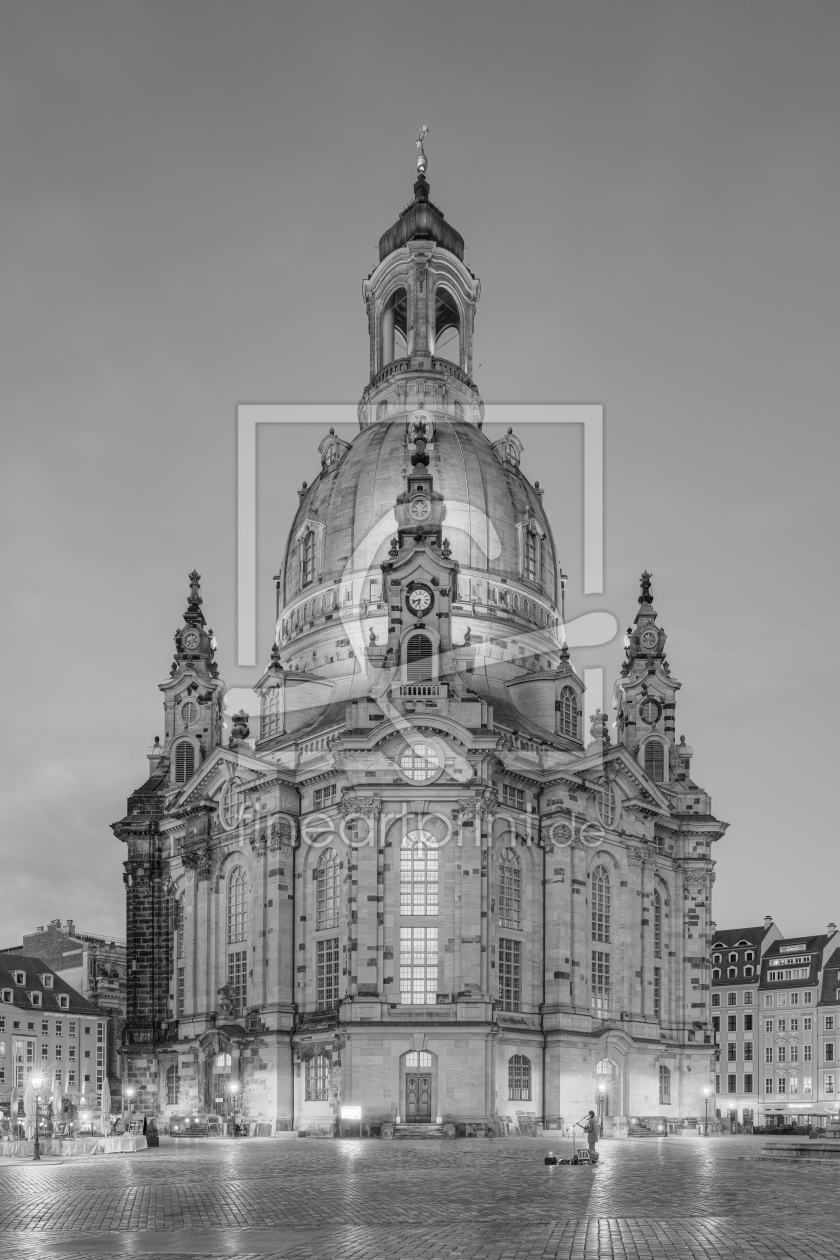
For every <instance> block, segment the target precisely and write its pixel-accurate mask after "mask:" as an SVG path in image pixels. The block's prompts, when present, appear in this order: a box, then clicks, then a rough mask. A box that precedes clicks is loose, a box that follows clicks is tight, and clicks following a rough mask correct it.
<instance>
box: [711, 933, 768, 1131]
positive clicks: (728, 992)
mask: <svg viewBox="0 0 840 1260" xmlns="http://www.w3.org/2000/svg"><path fill="white" fill-rule="evenodd" d="M780 936H781V932H780V931H779V929H778V928H777V927H776V925H775V923H774V922H773V920H772V919H771V918H769V917H768V918H766V919H765V920H764V923H763V924H762V925H761V926H760V927H747V928H727V929H726V930H725V931H719V930H718V929H717V927H715V929H714V931H713V933H712V1028H713V1030H714V1036H715V1043H716V1046H717V1059H718V1062H717V1066H716V1071H715V1111H716V1114H717V1118H718V1119H720V1120H722V1121H724V1122H725V1123H726V1124H727V1125H728V1127H729V1128H730V1129H734V1128H735V1126H737V1125H751V1124H757V1123H758V1102H759V1098H760V1093H759V1091H760V1088H761V1080H762V1071H761V1037H760V1033H761V1028H760V1021H761V1011H760V1009H759V1000H758V986H759V980H760V977H761V960H762V958H763V956H764V951H765V949H767V948H768V947H772V943H773V942H774V941H775V940H777V939H778V938H779V937H780Z"/></svg>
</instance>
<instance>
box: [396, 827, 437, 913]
mask: <svg viewBox="0 0 840 1260" xmlns="http://www.w3.org/2000/svg"><path fill="white" fill-rule="evenodd" d="M438 867H439V863H438V850H437V845H436V844H435V838H434V836H432V835H430V834H429V833H428V832H426V831H410V832H409V833H408V835H407V836H406V837H405V839H404V840H403V842H402V845H401V846H400V913H401V914H424V915H427V914H437V912H438Z"/></svg>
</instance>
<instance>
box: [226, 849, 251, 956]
mask: <svg viewBox="0 0 840 1260" xmlns="http://www.w3.org/2000/svg"><path fill="white" fill-rule="evenodd" d="M245 889H246V884H245V872H244V871H243V869H242V867H241V866H237V867H235V868H234V870H232V871H231V873H230V875H229V876H228V903H227V904H228V932H227V938H228V945H236V944H237V943H238V942H239V941H244V940H245V938H246V936H247V932H248V916H247V908H246V905H245Z"/></svg>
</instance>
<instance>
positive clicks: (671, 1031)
mask: <svg viewBox="0 0 840 1260" xmlns="http://www.w3.org/2000/svg"><path fill="white" fill-rule="evenodd" d="M418 147H420V155H419V157H418V162H417V170H418V174H417V180H416V183H415V185H414V198H413V200H412V202H411V203H410V204H409V206H408V207H407V208H406V209H405V210H404V211H403V212H402V213H401V215H400V216H399V218H398V220H397V221H396V223H394V225H393V226H392V227H391V228H389V229H388V231H387V232H385V234H384V235H383V236H382V237H381V239H380V242H379V263H378V265H377V267H376V268H375V269H374V271H373V272H372V273H371V275H370V276H369V277H368V278H367V280H365V281H364V285H363V294H364V302H365V312H366V317H367V323H368V330H369V338H370V362H369V371H368V376H369V379H368V382H367V384H366V385H365V387H364V391H363V393H362V397H361V401H360V403H359V408H358V419H359V432H358V434H357V435H356V437H355V438H354V440H353V441H352V442H351V443H348V442H345V441H343V440H342V439H341V438H340V437H338V436H337V435H336V434H335V433H333V432H332V431H331V432H329V433H327V434H325V435H324V436H323V440H322V441H321V443H320V446H319V447H318V465H319V466H316V469H315V474H316V475H315V476H314V479H313V480H312V481H311V483H310V484H309V485H306V484H304V488H303V489H302V490H301V491H300V492H299V496H300V502H299V505H298V506H297V510H296V514H295V517H294V520H293V522H292V524H291V528H290V530H289V534H288V538H287V540H286V543H285V553H284V556H283V563H282V567H281V570H280V573H279V575H278V578H277V621H276V627H275V636H274V645H273V647H272V650H271V656H270V660H269V661H268V664H267V666H266V668H265V670H264V672H263V674H262V677H261V678H260V680H259V682H258V683H257V684H256V688H255V690H256V692H257V693H258V696H259V711H260V717H259V722H258V724H257V723H256V722H250V720H249V718H248V716H247V715H246V714H245V713H244V712H241V713H239V714H237V715H236V716H235V717H234V718H233V721H232V730H230V733H229V736H228V737H227V738H225V711H224V694H225V688H224V684H223V682H222V681H221V679H220V678H219V671H218V667H217V665H216V662H215V642H214V639H213V634H212V631H211V630H210V629H209V628H208V627H207V624H206V621H205V617H204V613H203V603H202V594H201V589H200V584H199V575H198V573H195V572H193V573H192V574H191V575H190V592H189V598H188V603H187V609H186V612H185V614H184V618H183V625H182V627H181V628H180V629H179V630H178V632H177V634H176V636H175V657H174V661H173V663H172V667H171V671H170V675H169V677H168V678H167V679H166V681H165V682H163V683H161V684H160V690H161V692H162V695H163V707H164V724H165V725H164V735H163V738H162V739H160V740H156V741H155V744H154V746H153V748H152V749H151V750H150V752H149V761H150V767H151V769H150V774H149V777H148V779H147V781H146V782H145V783H144V784H143V786H142V787H140V788H139V789H138V790H137V791H136V792H134V793H133V795H132V796H131V797H130V798H129V801H128V812H127V814H126V816H125V817H124V818H123V819H122V820H121V821H120V822H118V823H115V824H114V828H113V829H114V832H115V834H116V836H117V837H118V838H119V839H120V840H121V841H122V842H123V843H124V844H125V846H126V849H125V859H126V860H125V883H126V897H127V936H128V960H129V961H128V1009H127V1019H126V1025H125V1030H124V1035H123V1046H122V1054H123V1057H124V1075H125V1080H126V1083H130V1084H133V1085H134V1086H135V1087H136V1089H137V1091H138V1093H137V1106H138V1108H139V1109H141V1110H144V1111H146V1112H149V1113H151V1112H156V1113H157V1114H158V1115H160V1116H161V1117H163V1118H167V1117H170V1116H173V1115H180V1116H184V1115H188V1116H190V1117H192V1119H193V1122H194V1123H195V1124H196V1125H197V1126H200V1125H204V1124H207V1125H208V1126H209V1127H210V1128H211V1129H212V1128H213V1127H214V1126H216V1125H220V1124H222V1123H224V1121H225V1118H226V1117H228V1116H229V1115H230V1113H231V1110H232V1106H233V1105H234V1103H235V1106H236V1110H237V1115H239V1116H241V1117H243V1118H244V1119H245V1121H246V1122H248V1123H250V1124H254V1125H258V1126H261V1127H260V1128H259V1129H258V1130H257V1131H259V1132H265V1133H268V1132H272V1133H275V1132H276V1133H279V1132H288V1131H294V1130H298V1131H300V1130H308V1131H310V1132H328V1131H330V1130H333V1131H334V1126H335V1125H336V1124H337V1122H338V1121H339V1119H340V1117H341V1111H342V1108H345V1109H348V1108H350V1109H352V1108H360V1109H361V1110H360V1113H358V1114H360V1116H361V1123H362V1124H363V1125H369V1126H370V1131H371V1132H373V1133H380V1134H382V1135H383V1136H388V1135H390V1134H391V1133H392V1131H393V1126H395V1125H397V1126H405V1125H414V1126H417V1125H421V1126H422V1125H425V1126H430V1127H429V1128H428V1129H426V1130H425V1131H426V1132H430V1133H431V1132H440V1133H443V1134H446V1135H448V1136H454V1135H460V1134H468V1133H469V1134H472V1133H488V1132H494V1133H496V1134H504V1133H507V1132H520V1133H527V1132H533V1131H535V1130H536V1129H538V1128H539V1127H540V1126H541V1125H547V1126H557V1125H558V1124H559V1123H560V1122H561V1119H562V1121H563V1123H565V1124H569V1123H571V1122H574V1121H576V1120H578V1119H579V1118H580V1117H581V1116H582V1115H583V1114H584V1113H585V1112H586V1111H588V1110H589V1109H590V1108H592V1109H593V1110H596V1111H598V1112H600V1114H601V1115H602V1116H603V1117H604V1124H605V1129H604V1131H605V1133H608V1134H609V1133H624V1132H627V1130H628V1126H630V1125H632V1124H634V1123H635V1124H638V1123H645V1122H646V1121H649V1120H650V1119H651V1118H657V1119H658V1120H659V1121H661V1122H668V1123H669V1124H671V1125H672V1127H673V1126H676V1125H678V1124H679V1123H681V1122H682V1121H684V1120H690V1119H691V1118H696V1117H700V1116H702V1115H703V1112H704V1101H705V1100H704V1088H709V1087H710V1086H711V1088H712V1089H713V1088H714V1084H713V1076H714V1064H713V1055H714V1047H713V1040H712V1036H711V1025H710V1010H709V1004H710V991H709V986H710V971H709V946H710V938H709V935H708V934H709V931H710V923H711V920H712V910H711V891H712V883H713V880H714V875H713V869H712V868H713V862H712V843H713V842H714V841H715V840H717V839H719V838H720V837H721V836H722V835H723V833H724V831H725V828H726V824H724V823H721V822H719V821H718V820H717V819H715V818H714V816H713V814H712V808H711V801H710V798H709V795H708V794H707V793H706V792H705V791H704V790H703V789H702V788H699V787H698V786H697V785H696V783H695V782H694V780H693V778H692V771H691V756H692V750H691V748H689V747H688V746H687V744H686V743H685V739H684V738H681V739H680V741H679V742H677V739H676V734H675V731H676V721H675V718H676V700H677V692H678V690H679V688H680V683H679V682H678V681H677V680H676V678H674V676H673V675H672V673H671V670H670V666H669V663H668V660H667V657H666V652H665V640H666V635H665V631H664V630H663V628H662V626H661V625H660V624H659V621H658V616H657V613H656V611H655V610H654V603H653V595H652V593H651V577H650V575H649V574H648V573H644V574H643V575H642V580H641V592H640V595H639V601H638V612H637V613H636V616H635V621H634V624H633V627H632V628H631V630H629V631H628V634H627V638H626V660H625V663H624V665H623V667H622V671H621V677H620V679H619V680H618V682H617V684H616V688H615V697H616V699H615V714H614V718H615V721H614V725H613V726H612V727H611V728H610V729H608V721H607V717H606V715H604V714H601V713H600V711H599V712H598V714H597V715H596V717H595V719H594V721H593V722H592V725H591V729H590V730H585V729H584V724H583V721H582V714H583V709H584V704H583V685H582V682H581V679H580V678H579V676H578V674H577V672H576V670H575V667H574V665H573V663H572V660H571V659H570V653H569V650H568V648H567V646H566V645H565V636H564V625H563V620H562V612H563V610H562V600H561V589H560V568H559V562H558V555H557V551H556V548H555V541H554V538H553V536H552V531H551V525H550V523H549V521H548V519H547V517H546V514H545V511H544V509H543V501H542V491H541V490H540V488H539V484H538V483H537V482H534V483H532V482H531V481H530V480H529V479H528V478H527V477H526V475H525V472H524V471H523V467H522V464H523V446H522V443H521V441H520V440H519V438H518V437H517V435H516V434H515V433H514V432H512V431H508V432H507V433H506V434H505V435H504V436H502V437H500V438H499V439H498V440H495V441H494V440H491V439H490V438H488V437H487V436H486V435H485V433H484V432H483V420H484V406H483V403H482V400H481V397H480V395H479V391H478V387H477V385H476V384H475V381H474V379H473V330H474V323H475V315H476V306H477V303H478V299H479V294H480V284H479V281H478V280H477V278H476V277H475V276H474V275H473V274H472V272H471V271H470V269H469V268H468V267H467V266H466V264H465V262H464V242H463V238H462V237H461V235H460V234H459V233H458V232H457V231H456V230H455V229H454V228H453V227H452V226H451V225H450V224H449V223H448V222H447V221H446V219H445V218H444V216H443V213H442V212H441V211H440V210H439V209H438V208H437V206H435V205H434V204H433V202H432V201H431V200H430V192H429V184H428V182H427V180H426V158H425V154H424V152H423V149H422V145H419V146H418ZM313 457H314V452H313ZM251 725H253V726H255V728H256V729H254V730H251V729H250V726H251ZM345 1114H349V1115H353V1114H355V1113H354V1112H352V1111H350V1112H346V1113H345ZM356 1123H358V1121H356ZM200 1131H202V1130H200ZM397 1131H398V1132H399V1131H401V1130H400V1129H398V1130H397ZM413 1131H415V1132H417V1131H418V1130H416V1129H415V1130H413Z"/></svg>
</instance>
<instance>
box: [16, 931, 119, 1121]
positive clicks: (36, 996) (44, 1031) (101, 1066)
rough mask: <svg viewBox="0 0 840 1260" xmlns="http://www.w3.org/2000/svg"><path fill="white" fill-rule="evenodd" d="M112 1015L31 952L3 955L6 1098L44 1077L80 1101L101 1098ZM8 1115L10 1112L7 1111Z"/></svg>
mask: <svg viewBox="0 0 840 1260" xmlns="http://www.w3.org/2000/svg"><path fill="white" fill-rule="evenodd" d="M107 1047H108V1018H107V1016H105V1015H104V1014H103V1012H102V1010H100V1009H99V1008H97V1007H96V1006H94V1005H93V1004H92V1003H91V1002H88V1001H87V1000H86V999H85V998H83V997H82V995H81V994H80V993H77V992H76V990H75V989H73V988H71V987H70V985H69V984H68V983H67V982H66V980H65V979H64V977H63V976H62V975H61V973H60V972H57V971H55V970H53V969H52V968H51V967H49V966H48V965H47V963H45V962H44V960H43V959H41V958H35V957H32V956H31V955H30V954H19V953H16V952H15V953H6V954H0V1102H2V1103H5V1104H7V1105H8V1104H10V1103H11V1101H12V1098H13V1094H14V1091H15V1090H17V1091H19V1093H18V1094H16V1095H14V1096H15V1097H17V1098H22V1097H23V1093H22V1091H23V1090H24V1089H25V1088H26V1083H27V1080H28V1079H29V1078H30V1077H31V1076H36V1075H38V1076H41V1077H43V1079H44V1081H45V1088H46V1089H48V1090H52V1088H53V1086H54V1085H55V1084H57V1085H58V1087H59V1088H60V1090H61V1092H62V1094H63V1095H64V1096H65V1097H66V1098H69V1099H70V1101H71V1102H73V1103H74V1104H76V1105H77V1106H78V1105H81V1104H82V1103H83V1102H85V1101H87V1102H88V1103H89V1105H91V1106H95V1105H97V1103H98V1102H99V1094H100V1091H101V1089H102V1084H103V1081H104V1080H105V1076H106V1071H107ZM7 1114H8V1113H7Z"/></svg>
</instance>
